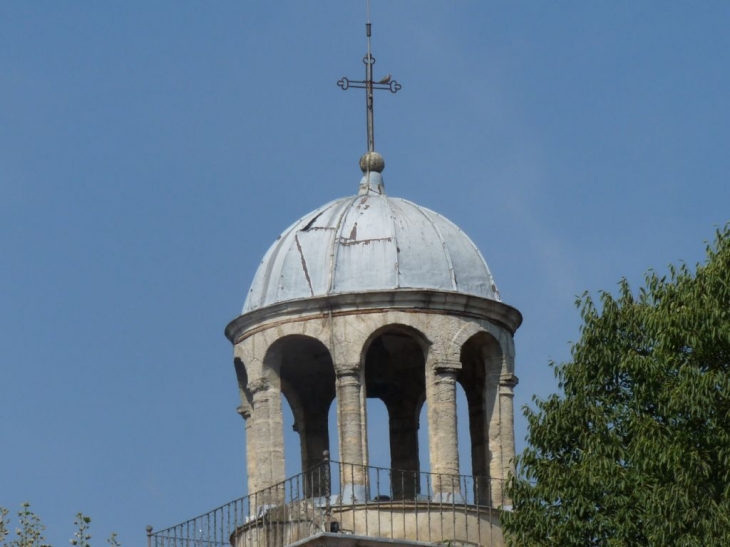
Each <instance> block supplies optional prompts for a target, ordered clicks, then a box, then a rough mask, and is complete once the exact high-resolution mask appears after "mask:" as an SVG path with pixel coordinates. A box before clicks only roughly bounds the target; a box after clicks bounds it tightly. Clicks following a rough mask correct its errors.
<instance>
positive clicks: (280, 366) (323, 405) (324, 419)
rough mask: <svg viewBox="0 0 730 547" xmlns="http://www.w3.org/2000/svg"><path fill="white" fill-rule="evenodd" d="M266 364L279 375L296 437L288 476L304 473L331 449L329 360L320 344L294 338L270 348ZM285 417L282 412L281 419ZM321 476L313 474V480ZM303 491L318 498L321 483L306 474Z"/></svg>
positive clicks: (332, 383)
mask: <svg viewBox="0 0 730 547" xmlns="http://www.w3.org/2000/svg"><path fill="white" fill-rule="evenodd" d="M265 364H266V365H267V366H268V367H270V368H271V369H272V370H273V371H278V375H279V380H280V385H281V393H282V395H283V396H284V398H285V399H286V401H287V402H288V403H289V407H290V409H291V418H290V419H291V420H292V423H291V428H292V429H293V430H294V431H295V432H296V433H297V434H298V435H299V458H297V460H299V466H295V465H291V462H287V466H286V469H287V474H289V473H291V472H294V473H293V474H297V473H299V472H303V471H307V470H308V469H311V468H313V467H315V466H317V465H319V464H320V463H322V461H323V459H324V457H323V453H324V451H325V450H329V447H330V437H329V424H328V418H329V410H330V406H331V404H332V401H333V400H334V398H335V372H334V366H333V363H332V357H331V356H330V353H329V351H328V349H327V348H326V347H325V345H324V344H323V343H322V342H320V341H319V340H317V339H315V338H311V337H308V336H301V335H293V336H286V337H284V338H281V339H279V340H277V341H276V342H274V344H272V345H271V347H270V348H269V351H268V352H267V355H266V359H265ZM287 415H288V413H286V412H284V413H283V418H286V417H287ZM285 421H286V420H285ZM288 429H289V428H286V430H288ZM286 430H285V436H286V435H288V431H286ZM323 476H324V475H323V474H322V473H313V474H312V477H323ZM304 488H305V494H306V495H307V496H321V495H323V494H324V491H325V485H324V483H323V480H320V479H316V478H315V479H312V478H311V477H309V475H307V474H305V477H304Z"/></svg>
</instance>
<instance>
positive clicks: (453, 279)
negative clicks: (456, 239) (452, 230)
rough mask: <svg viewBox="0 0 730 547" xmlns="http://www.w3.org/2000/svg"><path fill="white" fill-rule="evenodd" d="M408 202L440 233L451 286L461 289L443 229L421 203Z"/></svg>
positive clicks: (453, 288) (439, 236) (456, 289)
mask: <svg viewBox="0 0 730 547" xmlns="http://www.w3.org/2000/svg"><path fill="white" fill-rule="evenodd" d="M403 201H405V202H406V203H409V204H410V205H412V206H413V207H415V208H416V209H417V210H418V212H419V213H421V214H422V215H423V216H424V217H425V219H426V220H427V221H428V222H429V224H431V226H433V229H434V230H435V231H436V235H438V238H439V241H440V242H441V249H442V250H443V252H444V257H445V258H446V263H447V264H448V265H449V273H450V274H451V276H450V277H451V288H452V290H454V291H458V290H459V286H458V285H457V282H456V272H455V271H454V263H453V262H452V261H451V253H449V249H448V248H447V247H446V240H445V239H444V234H442V233H441V230H439V227H438V226H436V223H435V222H434V221H433V219H432V218H431V217H430V216H429V215H428V214H426V211H425V210H424V209H423V208H421V206H420V205H418V204H416V203H413V202H412V201H408V200H407V199H404V200H403ZM487 271H489V270H487Z"/></svg>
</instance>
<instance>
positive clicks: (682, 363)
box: [503, 224, 730, 547]
mask: <svg viewBox="0 0 730 547" xmlns="http://www.w3.org/2000/svg"><path fill="white" fill-rule="evenodd" d="M577 304H578V306H579V308H580V310H581V316H582V319H583V322H584V324H583V326H582V328H581V338H580V341H579V342H578V343H577V344H575V345H574V346H573V348H572V351H571V361H570V362H567V363H563V364H561V365H558V366H555V372H556V375H557V378H558V380H559V387H560V389H561V390H562V394H556V395H553V396H551V397H549V398H548V399H547V400H535V405H536V407H537V408H536V410H534V411H533V410H530V409H525V415H526V417H527V419H528V423H529V434H528V439H527V440H528V448H527V449H526V450H525V451H524V453H523V454H522V455H521V456H520V457H519V458H518V462H517V469H518V476H517V477H513V478H512V480H511V483H510V486H509V490H510V494H511V497H512V499H513V507H514V510H513V511H512V512H509V513H505V514H504V515H503V525H504V529H505V531H506V533H507V538H508V541H509V542H510V544H511V545H514V546H546V545H551V546H553V545H554V546H557V545H559V546H561V547H564V546H581V547H585V546H628V545H649V546H654V545H656V546H659V545H661V546H700V545H701V546H705V545H730V224H728V225H726V226H725V228H724V229H721V230H718V232H717V237H716V241H715V243H714V245H709V246H708V248H707V260H706V262H705V263H704V264H701V265H698V266H697V268H696V271H695V272H692V271H691V270H690V269H689V268H688V267H687V266H686V265H681V266H679V267H670V269H669V275H668V276H661V275H659V274H657V273H655V272H650V273H649V274H648V275H647V277H646V284H645V286H644V287H642V288H641V289H640V290H639V291H638V294H634V293H633V292H632V291H631V290H630V288H629V285H628V283H627V282H626V280H623V281H621V283H620V284H619V292H618V296H617V297H613V296H611V295H610V294H608V293H602V294H601V295H600V304H599V305H597V304H595V303H594V302H593V300H592V299H591V298H590V296H588V295H587V294H586V295H584V296H583V297H582V298H581V299H579V300H578V302H577Z"/></svg>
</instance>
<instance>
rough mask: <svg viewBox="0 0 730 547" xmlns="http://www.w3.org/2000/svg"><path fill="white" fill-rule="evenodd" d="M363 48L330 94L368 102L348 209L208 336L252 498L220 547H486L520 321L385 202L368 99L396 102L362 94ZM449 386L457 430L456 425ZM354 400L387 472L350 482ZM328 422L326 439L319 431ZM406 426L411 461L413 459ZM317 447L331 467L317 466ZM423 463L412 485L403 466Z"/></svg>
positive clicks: (483, 282) (491, 289)
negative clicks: (335, 455)
mask: <svg viewBox="0 0 730 547" xmlns="http://www.w3.org/2000/svg"><path fill="white" fill-rule="evenodd" d="M367 34H368V53H367V56H366V57H365V59H364V63H365V66H366V77H365V80H362V81H351V80H348V79H347V78H343V79H342V80H340V82H339V85H340V87H342V88H343V89H347V88H349V87H360V88H363V89H365V90H366V96H367V98H368V102H367V104H368V152H367V153H366V154H365V155H364V156H363V157H362V158H361V160H360V168H361V170H362V173H363V175H362V179H361V181H360V184H359V189H358V192H357V194H356V195H352V196H349V197H345V198H341V199H336V200H334V201H331V202H330V203H327V204H326V205H323V206H322V207H320V208H319V209H317V210H315V211H313V212H311V213H309V214H307V215H305V216H304V217H302V218H301V219H300V220H298V221H296V222H295V223H294V224H292V225H291V226H290V227H289V228H288V229H286V230H285V231H284V232H283V233H282V234H281V235H280V236H279V238H278V239H277V240H276V241H275V242H274V244H273V245H272V246H271V248H270V249H269V250H268V252H267V253H266V255H265V256H264V258H263V260H262V261H261V264H260V266H259V268H258V271H257V272H256V275H255V277H254V280H253V283H252V285H251V288H250V290H249V292H248V297H247V299H246V302H245V305H244V307H243V312H242V314H241V315H240V316H239V317H238V318H236V319H235V320H233V321H232V322H231V323H230V324H229V325H228V327H227V328H226V336H227V337H228V339H229V340H230V341H231V343H232V344H233V346H234V364H235V370H236V374H237V378H238V385H239V390H240V396H241V404H240V407H239V412H240V414H241V415H242V416H243V418H244V419H245V420H246V447H247V458H248V461H247V472H248V481H249V493H250V494H251V495H252V496H255V499H254V501H252V502H251V505H252V509H251V516H250V518H249V521H248V523H247V524H246V525H245V526H241V527H240V528H239V530H238V532H237V533H236V534H234V535H233V536H232V538H231V541H232V543H233V544H235V545H241V546H243V545H249V544H251V545H259V544H260V545H263V544H266V545H288V544H295V543H296V544H304V543H306V544H311V545H320V544H321V545H325V544H334V543H333V542H336V543H338V544H347V542H348V541H350V542H354V541H355V540H356V539H357V541H359V542H360V543H359V544H361V545H365V544H368V545H369V544H373V545H374V544H377V543H378V542H380V541H383V540H388V541H389V542H390V544H393V541H397V543H396V544H401V545H411V544H414V545H418V544H432V543H441V542H444V541H453V542H455V543H454V544H461V545H467V544H468V545H501V544H502V537H501V529H500V528H499V519H498V513H499V511H501V510H504V509H505V508H508V507H509V506H510V501H509V500H508V499H505V496H504V490H503V487H504V480H505V479H506V477H507V475H508V473H509V471H510V470H511V469H512V461H513V458H514V453H515V445H514V428H513V388H514V386H515V385H516V384H517V378H516V376H515V374H514V361H515V359H514V354H515V353H514V344H513V335H514V333H515V331H516V329H517V328H518V327H519V325H520V323H521V320H522V317H521V315H520V313H519V312H518V311H517V310H516V309H515V308H512V307H510V306H508V305H506V304H504V303H503V302H502V301H501V299H500V296H499V293H498V291H497V287H496V285H495V282H494V279H493V277H492V274H491V272H490V270H489V268H488V267H487V264H486V262H485V261H484V258H483V257H482V255H481V253H480V252H479V250H478V249H477V247H476V246H475V245H474V243H473V242H472V241H471V240H470V239H469V238H468V237H467V236H466V234H464V232H462V231H461V230H460V229H459V228H458V227H457V226H456V225H455V224H453V223H452V222H450V221H449V220H447V219H446V218H444V217H443V216H441V215H439V214H438V213H435V212H433V211H431V210H429V209H426V208H424V207H421V206H419V205H416V204H415V203H413V202H411V201H407V200H405V199H400V198H394V197H390V196H388V195H387V194H386V192H385V186H384V182H383V177H382V172H383V169H384V167H385V162H384V160H383V158H382V156H380V155H379V154H378V153H377V152H375V151H374V136H373V116H372V95H373V91H374V90H376V89H388V90H390V91H393V92H395V91H397V90H398V89H400V85H399V84H397V82H395V81H391V80H390V78H389V77H388V78H385V79H383V80H382V81H380V82H374V81H373V78H372V65H373V64H374V62H375V59H374V58H373V57H372V55H371V53H370V44H369V42H370V40H369V38H370V24H369V23H368V25H367ZM386 80H387V81H386ZM353 189H354V188H353ZM459 385H460V386H462V388H463V390H464V392H465V395H466V400H467V403H468V412H465V413H463V414H462V415H460V416H457V408H456V406H457V386H459ZM367 398H379V399H381V400H382V401H383V403H384V404H385V406H386V408H387V411H388V420H387V424H378V427H383V428H387V430H388V431H389V436H390V461H391V463H390V469H389V470H374V468H370V467H369V466H368V442H367V429H368V416H367V413H366V399H367ZM283 404H288V405H289V406H290V407H291V410H292V414H293V416H294V422H295V424H294V429H295V431H296V432H297V433H298V435H299V441H300V446H301V469H302V471H303V473H302V475H301V476H298V477H294V478H287V477H286V476H285V465H284V429H283V418H282V405H283ZM333 404H334V405H336V415H337V428H336V431H331V430H330V429H329V426H328V413H329V410H330V407H331V405H333ZM424 404H427V407H428V412H427V423H426V424H420V423H419V416H420V414H421V409H422V408H423V405H424ZM458 419H462V420H468V424H469V437H470V441H471V458H470V459H471V464H470V465H469V462H468V461H460V459H459V452H458V443H457V420H458ZM423 425H425V426H427V428H428V437H429V443H428V444H429V446H428V447H419V446H418V444H419V443H418V429H419V426H423ZM371 426H372V424H371ZM333 443H338V446H339V460H340V461H339V462H334V461H329V459H328V458H327V454H328V451H329V450H330V447H331V446H332V444H333ZM424 450H428V453H429V457H430V463H431V466H430V469H423V468H422V466H421V454H425V452H424ZM334 538H336V539H334ZM368 542H369V543H368ZM352 544H354V543H352Z"/></svg>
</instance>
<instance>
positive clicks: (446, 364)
mask: <svg viewBox="0 0 730 547" xmlns="http://www.w3.org/2000/svg"><path fill="white" fill-rule="evenodd" d="M433 369H434V371H435V372H436V374H449V373H450V374H458V373H459V371H460V370H461V361H457V360H456V359H437V360H436V361H435V362H434V364H433Z"/></svg>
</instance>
